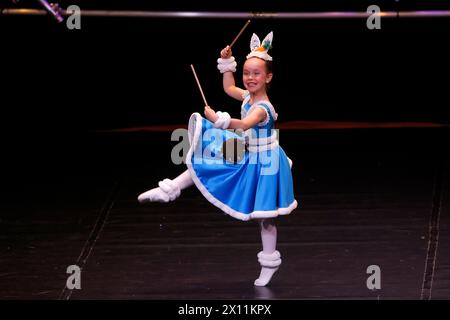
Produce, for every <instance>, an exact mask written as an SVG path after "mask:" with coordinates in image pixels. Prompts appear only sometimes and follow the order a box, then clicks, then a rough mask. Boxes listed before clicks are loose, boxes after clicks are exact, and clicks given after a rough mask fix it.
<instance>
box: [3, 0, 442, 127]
mask: <svg viewBox="0 0 450 320" xmlns="http://www.w3.org/2000/svg"><path fill="white" fill-rule="evenodd" d="M69 2H70V4H71V3H77V2H76V1H75V2H74V1H61V5H62V6H63V7H65V6H64V4H65V3H67V4H69ZM292 2H294V1H292ZM292 2H286V4H283V3H284V2H281V4H277V5H274V4H273V2H272V3H270V2H267V3H265V2H261V3H259V2H258V3H259V4H258V5H254V6H253V7H252V5H251V4H254V3H255V2H249V3H247V2H245V4H239V5H238V2H237V1H231V2H223V1H219V2H217V3H216V2H214V3H215V5H214V6H213V5H211V4H209V5H208V3H209V2H205V1H203V2H202V1H193V2H183V3H184V4H182V3H181V2H179V3H175V2H170V1H169V2H164V3H165V5H163V2H158V1H157V2H152V5H147V6H145V5H142V4H140V2H138V1H131V2H127V5H126V6H125V9H127V8H128V9H135V10H152V9H158V10H191V11H192V10H202V11H233V10H234V11H244V12H245V11H246V10H252V11H256V12H258V11H267V10H274V11H277V12H283V11H290V10H305V9H306V10H311V11H312V10H325V11H333V10H339V9H340V10H345V9H347V10H353V11H362V12H364V11H365V10H366V9H367V6H368V4H377V3H376V2H374V3H372V2H368V1H367V2H364V1H362V2H360V3H359V4H355V3H352V2H348V3H347V4H346V5H337V2H329V4H328V5H325V4H326V2H322V3H321V6H319V5H317V4H316V5H314V4H311V3H309V4H308V3H306V4H303V6H302V5H298V4H297V5H296V6H294V5H293V4H292ZM3 3H7V4H8V2H5V1H3ZM227 3H228V5H227ZM23 4H30V5H29V6H28V7H36V5H35V2H33V1H23ZM79 5H80V7H81V8H82V9H83V8H86V9H92V8H94V9H95V8H101V9H105V8H113V9H123V8H124V6H123V5H122V4H117V3H115V2H113V4H109V5H108V4H107V3H106V2H99V1H86V2H83V1H81V2H79ZM379 5H380V7H381V9H382V10H395V9H396V8H399V9H402V10H406V9H409V8H410V7H411V6H412V5H411V3H410V2H408V1H401V2H400V3H397V2H396V1H385V2H380V3H379ZM383 5H384V7H383ZM16 6H18V5H16ZM9 7H14V5H13V4H11V3H9ZM430 7H431V8H434V9H436V8H442V7H444V6H443V5H442V3H441V5H440V6H438V5H434V6H433V4H432V3H431V4H427V5H425V4H423V3H421V4H420V6H419V7H414V8H416V9H427V8H430ZM244 22H245V19H146V18H142V19H140V18H134V19H127V18H105V17H82V28H81V30H68V29H67V28H66V26H65V24H64V23H63V24H61V25H58V24H56V23H55V22H54V20H53V19H51V18H50V17H43V16H37V17H30V16H27V17H24V16H2V17H1V19H0V30H1V34H2V43H1V47H2V50H1V51H2V53H1V55H2V71H1V74H2V78H3V85H2V87H3V89H2V93H3V99H2V105H3V108H2V109H3V112H6V116H3V117H2V118H3V122H4V123H5V124H6V125H8V126H12V127H13V128H18V127H20V128H21V129H23V128H25V127H27V128H28V127H33V128H37V129H39V130H54V129H57V130H63V131H69V132H72V131H84V130H95V129H105V128H108V129H109V128H122V127H130V126H146V125H152V124H180V123H181V124H183V123H186V120H187V118H188V117H189V115H190V114H191V113H192V112H194V111H202V110H203V101H202V99H201V96H200V94H199V92H198V90H197V87H196V85H195V82H194V79H193V77H192V73H191V70H190V68H189V65H190V64H191V63H193V64H194V65H195V66H196V69H197V72H198V75H199V77H200V80H201V82H202V83H203V86H204V90H205V94H206V97H207V100H208V102H209V104H210V105H211V106H212V107H213V108H216V109H218V110H222V109H228V110H231V112H232V114H233V115H234V116H238V115H239V103H238V102H236V101H234V100H232V99H231V98H228V97H227V96H226V95H225V94H224V93H223V91H222V87H221V74H220V73H219V72H218V71H217V69H216V59H217V57H218V54H219V51H220V49H221V48H223V47H224V46H225V45H226V44H227V43H229V42H231V40H232V39H233V38H234V36H235V35H236V33H237V32H238V31H239V30H240V28H241V27H242V26H243V24H244ZM381 23H382V27H381V30H369V29H367V27H366V20H365V19H318V20H311V19H304V20H295V19H291V20H282V19H261V20H257V19H256V20H254V21H253V23H252V24H251V25H250V26H249V28H248V29H247V30H246V31H245V33H244V34H243V36H242V37H241V38H240V39H239V41H238V42H237V44H236V45H235V48H234V55H235V56H236V58H237V59H238V62H239V69H238V72H237V74H236V79H237V83H238V84H240V85H242V83H241V76H240V73H241V70H242V69H240V68H241V67H242V63H243V61H244V57H245V55H246V54H247V53H248V51H249V40H250V36H251V34H252V32H255V33H257V34H258V35H259V36H260V37H264V36H265V35H266V34H267V33H268V32H269V31H271V30H273V31H274V42H273V50H272V55H273V57H274V59H275V65H274V72H275V77H274V82H273V88H272V92H271V94H270V95H271V99H272V101H273V103H274V105H275V106H276V107H277V109H278V110H279V113H280V115H281V117H280V118H279V121H280V122H285V121H291V120H334V121H349V120H350V121H431V122H439V123H448V122H449V118H448V117H447V113H446V111H447V110H446V109H448V108H447V103H446V101H447V91H448V89H447V88H448V81H446V80H445V79H446V78H447V77H448V70H449V68H448V66H449V61H448V60H449V59H448V57H449V56H450V55H449V49H448V39H449V37H448V30H449V19H448V18H435V19H430V18H422V19H412V18H404V19H402V20H398V19H393V18H389V19H388V18H386V19H382V22H381Z"/></svg>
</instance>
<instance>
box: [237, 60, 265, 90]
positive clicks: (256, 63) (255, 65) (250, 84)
mask: <svg viewBox="0 0 450 320" xmlns="http://www.w3.org/2000/svg"><path fill="white" fill-rule="evenodd" d="M242 80H243V82H244V86H245V88H246V89H247V90H248V91H249V92H250V93H253V94H256V93H261V92H265V91H266V84H267V83H269V82H270V81H271V80H272V73H267V69H266V62H265V61H264V60H262V59H259V58H250V59H247V61H245V63H244V73H243V77H242Z"/></svg>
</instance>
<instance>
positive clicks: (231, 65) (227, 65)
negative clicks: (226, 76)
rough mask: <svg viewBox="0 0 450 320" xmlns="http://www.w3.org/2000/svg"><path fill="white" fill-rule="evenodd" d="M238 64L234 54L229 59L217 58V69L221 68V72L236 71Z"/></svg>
mask: <svg viewBox="0 0 450 320" xmlns="http://www.w3.org/2000/svg"><path fill="white" fill-rule="evenodd" d="M236 66H237V62H236V61H235V59H234V57H233V56H231V57H229V58H227V59H223V58H219V59H217V69H219V71H220V73H225V72H227V71H231V72H236Z"/></svg>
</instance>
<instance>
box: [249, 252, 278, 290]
mask: <svg viewBox="0 0 450 320" xmlns="http://www.w3.org/2000/svg"><path fill="white" fill-rule="evenodd" d="M258 261H259V263H260V264H261V267H262V268H261V273H260V275H259V278H258V279H256V280H255V286H258V287H264V286H266V285H267V284H268V283H269V282H270V280H271V279H272V276H273V275H274V273H275V272H277V271H278V268H279V266H280V265H281V255H280V252H279V251H277V250H275V251H274V252H273V253H264V252H262V251H261V252H260V253H258Z"/></svg>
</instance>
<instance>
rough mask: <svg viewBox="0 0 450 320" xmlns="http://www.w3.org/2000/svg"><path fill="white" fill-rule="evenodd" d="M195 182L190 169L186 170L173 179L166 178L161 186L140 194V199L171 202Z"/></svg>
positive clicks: (143, 201)
mask: <svg viewBox="0 0 450 320" xmlns="http://www.w3.org/2000/svg"><path fill="white" fill-rule="evenodd" d="M193 184H194V181H193V180H192V178H191V174H190V173H189V170H186V171H184V172H183V173H182V174H180V175H179V176H178V177H176V178H175V179H173V180H170V179H164V180H163V181H160V182H159V184H158V185H159V187H157V188H153V189H151V190H149V191H146V192H144V193H142V194H140V195H139V197H138V200H139V202H141V203H145V202H169V201H173V200H175V199H176V198H178V197H179V196H180V193H181V190H183V189H186V188H188V187H190V186H192V185H193Z"/></svg>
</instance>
